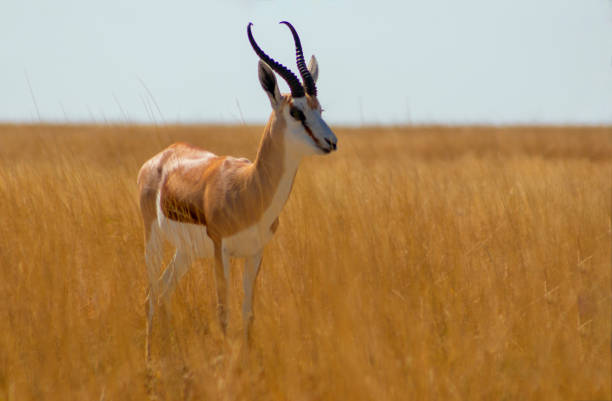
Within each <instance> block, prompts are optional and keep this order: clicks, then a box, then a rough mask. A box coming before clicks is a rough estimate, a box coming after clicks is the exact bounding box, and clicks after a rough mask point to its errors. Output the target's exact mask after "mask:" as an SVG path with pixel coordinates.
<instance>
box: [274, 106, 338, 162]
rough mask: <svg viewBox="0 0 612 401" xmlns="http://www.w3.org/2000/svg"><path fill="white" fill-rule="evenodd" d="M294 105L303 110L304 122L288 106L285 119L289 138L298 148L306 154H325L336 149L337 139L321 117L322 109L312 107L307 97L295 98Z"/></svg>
mask: <svg viewBox="0 0 612 401" xmlns="http://www.w3.org/2000/svg"><path fill="white" fill-rule="evenodd" d="M293 106H294V107H296V108H297V109H299V110H301V111H302V113H304V116H305V120H304V122H303V123H302V122H301V121H298V120H296V119H295V118H294V117H292V116H291V114H290V111H291V107H286V111H285V113H286V115H285V119H286V120H287V133H288V138H289V139H290V140H291V141H292V143H293V145H294V146H295V147H296V149H300V150H301V151H302V152H303V154H304V155H310V154H325V153H328V152H329V151H331V150H334V149H335V144H336V143H337V139H336V136H335V135H334V133H333V132H332V130H331V129H330V128H329V126H328V125H327V124H326V123H325V121H324V120H323V118H321V110H320V109H312V108H311V107H310V106H308V102H307V101H306V98H305V97H301V98H296V99H293ZM307 129H308V130H310V132H311V133H312V135H313V136H314V137H315V139H313V138H311V137H310V135H309V133H308V132H307ZM332 144H333V145H332Z"/></svg>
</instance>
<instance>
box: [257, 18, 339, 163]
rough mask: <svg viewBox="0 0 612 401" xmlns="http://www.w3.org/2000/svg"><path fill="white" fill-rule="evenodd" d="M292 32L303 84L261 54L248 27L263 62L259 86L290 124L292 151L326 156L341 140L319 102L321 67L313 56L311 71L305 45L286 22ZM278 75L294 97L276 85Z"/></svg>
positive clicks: (272, 60) (274, 107)
mask: <svg viewBox="0 0 612 401" xmlns="http://www.w3.org/2000/svg"><path fill="white" fill-rule="evenodd" d="M281 24H285V25H287V26H288V27H289V29H290V30H291V34H292V35H293V40H294V42H295V54H296V61H297V66H298V69H299V71H300V75H301V77H302V80H303V83H304V84H303V85H302V83H300V81H299V79H298V78H297V76H296V75H295V74H294V73H293V72H291V70H289V69H288V68H287V67H285V66H284V65H282V64H280V63H278V62H277V61H275V60H274V59H272V58H271V57H270V56H268V55H267V54H266V53H264V52H263V50H261V48H260V47H259V46H258V45H257V43H256V42H255V39H254V38H253V34H252V33H251V25H253V24H250V23H249V25H248V26H247V35H248V37H249V41H250V42H251V46H252V47H253V50H255V53H257V55H258V56H259V58H260V59H261V60H260V61H259V82H260V83H261V87H262V88H263V89H264V91H265V92H266V94H267V95H268V98H269V99H270V104H271V105H272V108H273V109H274V112H275V113H276V114H277V115H280V116H281V117H282V118H283V119H284V120H285V121H286V122H287V134H288V135H287V136H288V140H289V141H290V142H291V145H292V147H294V148H297V149H299V150H300V152H301V153H303V154H326V153H330V152H332V151H334V150H336V149H337V143H338V140H337V138H336V136H335V135H334V133H333V132H332V130H331V129H330V128H329V126H328V125H327V124H326V123H325V121H324V120H323V118H321V111H322V110H321V105H320V104H319V101H318V100H317V87H316V81H317V78H318V77H319V64H318V62H317V59H316V58H315V57H314V56H312V57H311V59H310V63H309V64H308V67H306V63H305V62H304V55H303V53H302V44H301V43H300V38H299V36H298V34H297V32H296V31H295V29H294V28H293V26H292V25H291V24H290V23H288V22H286V21H283V22H281ZM274 72H276V73H277V74H278V75H280V76H281V77H282V78H283V79H284V80H285V81H286V82H287V84H288V85H289V88H290V89H291V95H288V96H286V97H284V98H283V97H282V96H281V94H280V92H279V90H278V85H277V83H276V76H275V75H274Z"/></svg>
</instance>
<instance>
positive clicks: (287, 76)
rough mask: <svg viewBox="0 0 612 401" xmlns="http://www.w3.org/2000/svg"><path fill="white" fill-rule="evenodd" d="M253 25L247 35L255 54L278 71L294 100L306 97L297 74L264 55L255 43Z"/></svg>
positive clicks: (250, 23) (248, 29)
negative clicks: (252, 31)
mask: <svg viewBox="0 0 612 401" xmlns="http://www.w3.org/2000/svg"><path fill="white" fill-rule="evenodd" d="M251 25H253V23H252V22H249V25H247V35H248V36H249V42H251V46H252V47H253V50H255V53H257V55H258V56H259V58H260V59H262V60H263V61H264V62H265V63H266V64H268V65H269V66H270V68H272V69H273V70H274V71H276V73H278V75H280V76H281V77H283V79H284V80H285V81H286V82H287V84H288V85H289V89H290V90H291V96H293V97H294V98H296V97H304V87H302V84H301V83H300V80H299V79H298V77H296V76H295V74H294V73H293V72H291V70H290V69H289V68H287V67H285V66H284V65H282V64H281V63H279V62H278V61H275V60H274V59H273V58H272V57H270V56H268V55H267V54H266V53H264V51H263V50H261V48H260V47H259V46H258V45H257V43H256V42H255V39H254V38H253V34H252V33H251Z"/></svg>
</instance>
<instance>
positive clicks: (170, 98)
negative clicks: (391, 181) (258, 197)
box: [0, 0, 612, 124]
mask: <svg viewBox="0 0 612 401" xmlns="http://www.w3.org/2000/svg"><path fill="white" fill-rule="evenodd" d="M281 20H289V21H291V22H292V23H293V24H294V26H295V27H296V28H297V30H298V32H299V33H300V36H301V38H302V43H303V46H304V52H305V54H306V57H307V58H308V57H310V54H312V53H314V54H316V56H317V58H318V59H319V63H320V67H321V74H320V78H319V84H318V88H319V99H320V101H321V102H322V104H323V107H324V108H325V110H326V111H325V116H326V119H327V120H328V121H329V122H330V123H332V124H333V123H335V124H360V123H375V124H401V123H407V122H411V123H432V122H437V123H497V124H499V123H502V124H505V123H561V124H563V123H593V124H601V123H606V124H610V123H612V2H611V1H610V0H464V1H456V0H434V1H425V0H421V1H416V0H414V1H397V2H386V1H349V0H335V1H332V0H330V1H323V0H310V1H309V0H303V1H300V2H297V1H287V0H285V1H275V0H269V1H263V0H262V1H250V0H237V1H218V2H213V1H203V0H192V1H189V0H180V1H152V0H105V1H101V0H99V1H83V0H53V1H48V0H38V1H36V0H3V1H2V5H0V54H1V55H2V57H1V62H0V93H1V94H0V120H3V121H25V122H35V121H39V118H40V119H42V120H44V121H56V122H65V121H68V122H77V121H95V122H103V121H126V120H129V121H135V122H156V123H165V122H168V123H174V122H184V123H193V122H224V123H240V122H241V121H242V120H244V121H246V122H252V123H261V122H263V121H264V120H265V119H266V118H267V116H268V114H269V111H270V109H269V104H268V101H267V97H266V95H265V94H264V93H263V91H262V90H261V88H260V86H259V82H258V81H257V56H256V55H255V53H254V52H253V51H252V49H251V47H250V45H249V43H248V40H247V37H246V25H247V23H248V22H249V21H252V22H253V23H254V27H253V33H254V36H255V38H256V39H257V41H258V43H259V44H260V46H261V47H262V48H263V49H264V50H265V51H267V52H268V53H269V54H270V55H271V56H272V57H274V58H276V59H277V60H279V61H281V62H282V63H283V64H285V65H288V66H291V67H292V68H293V69H294V71H296V72H297V68H296V67H295V61H294V60H295V58H294V48H293V42H292V38H291V35H290V33H289V30H288V29H287V28H286V27H285V26H283V25H279V24H278V22H279V21H281ZM28 80H29V82H30V85H31V88H32V91H33V94H34V98H35V100H36V105H37V107H38V112H37V108H36V106H35V104H34V101H33V99H32V96H31V93H30V89H29V87H28ZM281 89H282V90H283V91H285V90H286V85H285V83H284V82H282V84H281ZM152 98H154V99H155V100H156V102H157V106H156V105H155V104H154V102H153V101H152Z"/></svg>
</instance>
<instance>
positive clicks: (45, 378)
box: [0, 125, 612, 400]
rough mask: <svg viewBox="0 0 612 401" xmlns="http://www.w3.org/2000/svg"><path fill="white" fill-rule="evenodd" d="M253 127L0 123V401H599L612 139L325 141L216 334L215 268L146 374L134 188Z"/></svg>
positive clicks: (461, 135)
mask: <svg viewBox="0 0 612 401" xmlns="http://www.w3.org/2000/svg"><path fill="white" fill-rule="evenodd" d="M260 130H261V128H260V127H234V128H227V127H111V126H105V127H101V126H98V127H96V126H88V127H59V126H10V125H6V126H2V127H0V208H1V212H0V267H1V269H2V270H1V272H2V277H1V279H0V400H30V399H31V400H42V399H44V400H98V399H104V400H141V399H147V398H150V399H168V400H177V399H192V400H214V399H218V400H240V399H265V400H408V399H415V400H417V399H418V400H429V399H431V400H530V399H531V400H544V399H550V400H563V399H567V400H570V399H585V400H586V399H610V398H612V394H611V385H612V384H611V375H610V372H611V368H612V366H611V362H610V332H611V323H610V317H611V315H612V310H611V306H610V305H611V297H610V294H611V288H610V283H611V274H610V272H611V270H610V261H611V251H610V243H611V223H610V221H611V220H610V215H611V185H612V129H610V128H555V127H551V128H531V127H522V128H487V127H465V128H444V127H415V128H387V129H381V128H363V129H338V130H337V131H336V133H337V135H338V138H339V152H337V153H336V154H333V155H331V156H329V157H314V158H311V159H308V160H307V161H306V162H305V163H304V164H303V166H302V167H301V169H300V171H299V173H298V176H297V180H296V183H295V185H294V190H293V193H292V195H291V197H290V199H289V202H288V204H287V206H286V208H285V210H284V211H283V213H282V214H281V218H280V222H281V225H280V227H279V230H278V232H277V234H276V237H275V239H274V240H273V241H272V243H271V244H270V245H269V246H268V248H267V249H266V251H265V254H264V264H263V268H262V271H261V273H260V276H259V278H258V281H257V284H256V294H255V302H254V308H255V316H256V318H255V322H254V326H253V344H252V348H251V350H250V352H249V353H248V355H247V356H246V357H244V355H245V354H244V353H243V352H242V351H241V349H242V336H241V331H242V327H241V325H242V320H241V319H240V307H239V305H240V302H241V298H242V286H241V275H242V269H241V265H240V264H239V263H237V262H234V263H233V266H232V274H233V277H232V299H231V309H230V310H231V312H230V313H231V315H230V328H229V334H228V336H227V338H224V337H223V335H222V334H221V332H220V329H219V325H218V322H217V319H216V314H215V307H214V304H215V295H214V294H215V293H214V287H213V275H212V266H211V264H210V262H199V263H197V264H195V265H194V266H193V267H192V269H191V271H190V272H189V273H188V274H187V276H186V277H185V279H184V280H183V281H182V282H181V283H180V285H179V286H178V288H177V291H176V293H175V294H174V296H173V297H172V301H171V307H170V308H171V311H172V313H171V314H169V315H168V314H163V313H162V314H160V315H157V316H156V320H155V322H156V323H155V327H154V330H155V331H154V342H153V363H152V364H151V365H150V366H148V367H147V366H146V364H145V360H144V336H145V317H144V299H145V282H146V279H145V267H144V260H143V240H142V227H141V221H140V217H139V212H138V206H137V194H136V182H135V181H136V173H137V171H138V169H139V167H140V165H141V164H142V162H143V161H145V160H146V159H148V158H149V157H150V156H152V155H153V154H155V153H157V152H158V151H159V150H161V149H162V148H163V147H164V146H166V145H168V144H170V143H172V142H174V141H177V140H184V141H189V142H191V143H194V144H197V145H200V146H202V147H205V148H207V149H210V150H212V151H214V152H216V153H219V154H233V155H240V156H246V157H251V158H252V157H253V156H254V154H255V150H256V146H257V143H258V140H259V134H260Z"/></svg>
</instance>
